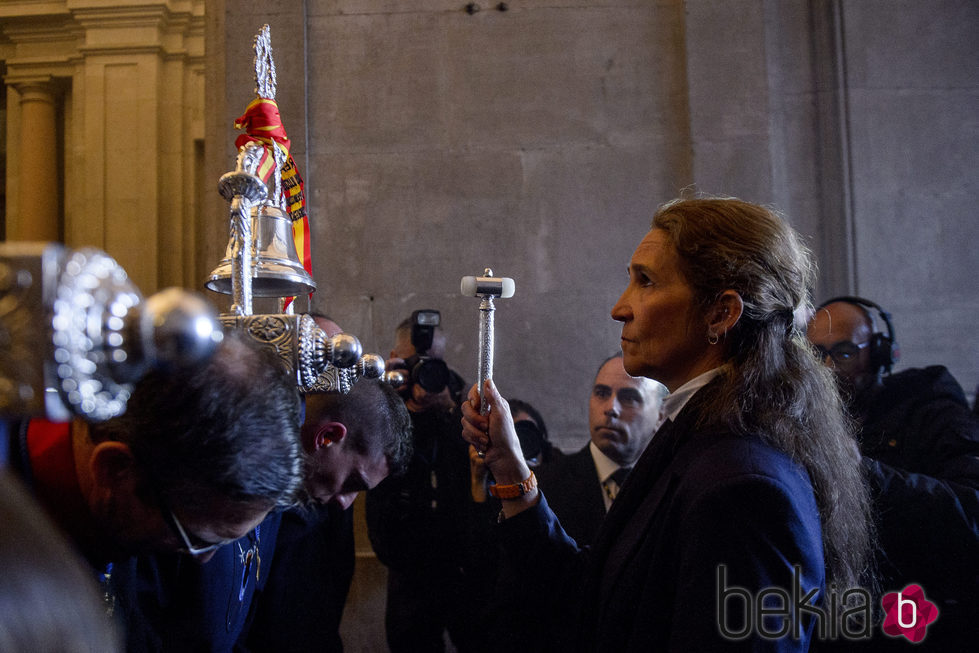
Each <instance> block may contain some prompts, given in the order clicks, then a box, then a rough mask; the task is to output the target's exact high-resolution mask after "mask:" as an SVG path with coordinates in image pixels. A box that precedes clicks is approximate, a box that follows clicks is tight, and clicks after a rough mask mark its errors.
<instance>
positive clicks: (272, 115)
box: [235, 97, 313, 306]
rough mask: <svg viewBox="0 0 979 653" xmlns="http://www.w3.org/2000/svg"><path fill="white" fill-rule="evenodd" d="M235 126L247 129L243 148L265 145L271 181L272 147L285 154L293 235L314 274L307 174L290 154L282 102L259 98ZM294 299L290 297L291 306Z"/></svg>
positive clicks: (265, 172) (265, 175)
mask: <svg viewBox="0 0 979 653" xmlns="http://www.w3.org/2000/svg"><path fill="white" fill-rule="evenodd" d="M235 129H244V130H245V133H244V134H241V135H240V136H238V138H236V139H235V147H237V148H240V147H241V146H242V145H244V144H245V143H248V142H250V141H254V142H257V143H261V144H262V145H263V146H264V147H265V152H264V154H262V158H261V160H260V161H259V164H258V170H257V174H258V177H259V178H260V179H261V180H262V181H264V182H266V183H268V181H269V178H270V177H272V173H273V171H274V168H275V155H274V154H273V150H272V148H278V149H279V151H280V152H281V153H282V154H283V156H284V158H285V164H284V165H283V166H282V192H283V194H284V195H285V200H286V210H287V211H288V213H289V217H290V218H291V219H292V238H293V240H294V241H295V243H296V251H297V252H298V253H299V255H300V256H301V257H302V262H303V268H305V269H306V272H308V273H309V274H310V276H312V274H313V263H312V255H311V252H310V248H309V216H308V215H307V214H306V196H305V193H304V192H303V191H304V185H303V178H302V177H301V176H300V175H299V168H297V167H296V162H295V160H294V159H293V158H292V155H291V154H289V148H290V147H291V145H292V144H291V143H290V142H289V137H288V136H287V135H286V129H285V127H283V126H282V118H281V117H280V116H279V106H278V105H277V104H276V103H275V100H270V99H269V98H261V97H260V98H255V99H254V100H252V102H251V103H250V104H249V105H248V107H247V108H246V109H245V114H244V115H243V116H241V117H240V118H238V119H237V120H235ZM291 301H292V300H291V299H288V300H286V302H285V306H288V305H289V303H290V302H291Z"/></svg>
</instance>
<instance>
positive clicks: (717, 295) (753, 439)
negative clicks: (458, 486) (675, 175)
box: [463, 198, 872, 651]
mask: <svg viewBox="0 0 979 653" xmlns="http://www.w3.org/2000/svg"><path fill="white" fill-rule="evenodd" d="M812 281H813V266H812V264H811V262H810V259H809V256H808V252H807V251H806V250H805V248H804V247H803V246H802V244H801V243H800V242H799V238H798V236H797V235H796V234H795V232H794V231H793V230H792V229H791V227H789V226H788V224H787V223H786V222H785V221H784V220H783V219H782V218H781V217H779V216H778V215H777V214H776V213H774V212H773V211H771V210H768V209H766V208H764V207H761V206H758V205H755V204H750V203H748V202H743V201H740V200H737V199H731V198H723V199H719V198H709V199H685V200H675V201H673V202H670V203H668V204H666V205H664V206H662V207H660V209H659V210H658V211H657V212H656V215H655V217H654V219H653V224H652V228H651V230H650V231H649V233H647V234H646V236H645V237H644V238H643V240H642V241H641V242H640V243H639V245H638V247H637V248H636V251H635V253H634V255H633V257H632V260H631V262H630V265H629V283H628V285H627V287H626V289H625V291H624V292H623V293H622V296H621V297H620V298H619V300H618V302H616V304H615V306H614V307H613V308H612V317H613V319H615V320H617V321H619V322H622V338H621V344H622V352H623V362H624V365H625V368H626V371H627V372H629V373H630V374H632V375H633V376H646V377H649V378H653V379H655V380H657V381H660V382H661V383H663V384H664V385H666V386H667V388H669V390H670V396H669V397H667V399H666V400H665V401H664V410H665V412H666V414H667V416H668V419H667V421H666V423H664V425H663V426H662V427H661V428H660V430H659V431H658V432H657V434H656V435H655V436H654V437H653V439H652V441H651V442H650V444H649V445H648V446H647V448H646V450H645V451H644V452H643V454H642V456H641V457H640V459H639V461H638V462H637V463H636V465H635V467H634V469H633V471H632V473H631V474H630V476H629V478H628V479H627V481H626V483H625V485H624V487H623V488H622V490H621V491H620V493H619V495H618V497H617V498H616V501H615V503H613V505H612V509H611V510H610V511H609V514H608V515H607V517H606V519H605V522H604V523H603V524H602V527H601V529H600V531H599V534H598V536H597V537H596V541H595V544H594V545H593V546H592V547H591V548H590V550H583V549H580V548H579V547H577V545H575V543H574V542H573V541H572V540H570V538H568V537H567V536H566V535H565V534H564V532H563V531H562V530H561V528H560V525H559V524H558V523H557V520H556V518H555V517H554V515H553V513H552V512H551V511H550V510H549V509H548V507H547V501H546V497H545V496H544V495H543V494H542V493H541V492H539V491H538V490H537V489H536V487H535V483H534V478H533V476H532V475H531V474H530V470H529V469H527V467H526V465H525V464H524V463H523V460H522V458H521V456H520V455H519V451H520V450H519V446H518V445H517V446H515V443H516V436H515V434H514V432H513V428H512V423H511V421H510V418H509V409H508V407H507V405H506V402H505V401H504V400H502V398H501V397H500V395H499V393H498V392H497V391H496V388H495V386H493V384H492V383H491V382H487V387H486V388H485V389H484V390H485V397H486V399H485V400H486V401H487V402H488V403H489V408H490V411H489V413H488V415H480V412H479V401H480V400H479V394H478V392H476V389H475V388H474V389H473V391H472V392H471V393H470V401H469V402H468V403H467V404H465V405H464V410H463V415H464V419H463V435H464V437H465V438H466V439H467V440H468V441H469V442H470V443H471V444H473V445H474V446H475V447H476V448H477V449H479V450H481V451H484V452H485V460H486V464H487V466H488V467H489V468H490V470H491V472H492V473H493V476H494V477H495V478H496V480H497V483H498V485H497V486H496V489H495V493H496V494H498V495H499V496H501V498H503V501H502V503H503V514H502V518H503V519H501V524H500V527H499V529H498V533H499V536H500V537H501V541H502V544H503V546H504V547H505V549H506V550H507V551H508V555H507V559H508V560H510V561H511V562H512V563H513V569H512V571H513V573H514V574H516V577H517V578H522V579H523V587H524V589H525V591H526V592H527V595H528V596H533V595H535V594H540V595H542V596H543V597H544V598H545V605H546V606H548V609H549V610H550V611H551V612H554V611H561V612H564V613H566V614H567V615H568V616H570V617H571V619H570V620H567V621H565V622H564V626H563V627H562V628H558V629H554V628H552V629H551V631H550V632H548V633H539V632H538V633H532V632H529V631H528V630H526V629H524V630H523V632H521V634H520V637H525V638H526V637H531V638H532V639H530V640H528V641H529V642H530V645H531V647H533V646H534V645H535V644H538V645H539V646H540V647H541V648H551V649H558V648H562V649H565V650H567V648H568V647H571V648H574V649H578V650H588V651H591V650H599V651H649V650H660V649H663V650H676V651H703V650H712V649H715V648H719V647H723V648H724V649H725V650H728V649H733V650H739V649H741V650H806V649H807V648H808V645H809V643H810V641H811V639H812V638H813V637H817V636H820V635H822V636H826V633H831V632H836V633H838V632H839V631H838V628H837V630H833V628H834V627H838V626H839V622H838V621H836V620H838V619H839V614H838V611H837V610H836V606H835V605H834V603H835V600H834V599H835V598H837V597H830V596H829V595H830V594H833V593H834V592H837V591H838V592H843V591H845V590H846V589H848V588H854V587H857V586H858V584H859V582H860V581H861V578H862V575H863V574H864V572H865V570H866V566H867V561H868V559H869V556H868V553H869V550H870V544H871V539H872V535H871V527H870V525H869V524H870V520H869V500H868V496H867V490H866V486H865V483H864V480H863V477H862V474H861V471H860V465H859V455H858V454H857V451H856V448H855V445H854V440H853V437H852V434H851V432H850V429H849V425H848V422H847V419H846V417H845V414H844V411H843V406H842V404H841V401H840V398H839V396H838V394H837V391H836V388H835V385H834V383H833V380H832V378H831V376H830V375H829V373H828V371H827V370H826V369H824V368H823V367H822V365H820V363H819V361H818V360H816V357H815V356H814V354H813V352H812V350H811V349H810V347H809V345H808V343H807V341H806V336H805V311H806V309H807V308H808V307H809V306H810V298H809V293H810V290H811V287H812ZM837 588H838V590H837ZM570 597H575V599H574V601H571V600H569V599H570ZM866 610H867V612H866V614H867V615H869V611H870V606H869V605H868V606H866ZM515 618H516V619H517V621H520V620H519V617H515ZM549 618H551V619H552V618H553V615H551V616H550V617H549ZM830 621H833V622H834V623H833V624H830V623H829V622H830Z"/></svg>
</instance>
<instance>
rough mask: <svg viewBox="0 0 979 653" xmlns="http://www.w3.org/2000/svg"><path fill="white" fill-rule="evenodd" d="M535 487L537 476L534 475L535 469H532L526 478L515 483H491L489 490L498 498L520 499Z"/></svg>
mask: <svg viewBox="0 0 979 653" xmlns="http://www.w3.org/2000/svg"><path fill="white" fill-rule="evenodd" d="M535 487H537V477H536V476H534V470H530V476H528V477H527V479H526V480H524V481H522V482H520V483H514V484H513V485H491V486H490V488H489V491H490V494H492V495H493V496H494V497H496V498H497V499H519V498H520V497H522V496H523V495H525V494H527V493H528V492H530V491H531V490H533V489H534V488H535Z"/></svg>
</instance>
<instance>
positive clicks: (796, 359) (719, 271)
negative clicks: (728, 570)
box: [652, 198, 874, 587]
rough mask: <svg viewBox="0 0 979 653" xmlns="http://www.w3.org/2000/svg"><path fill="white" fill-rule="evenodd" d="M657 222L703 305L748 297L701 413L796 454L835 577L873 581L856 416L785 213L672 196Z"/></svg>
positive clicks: (810, 269)
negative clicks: (814, 311) (810, 330)
mask: <svg viewBox="0 0 979 653" xmlns="http://www.w3.org/2000/svg"><path fill="white" fill-rule="evenodd" d="M652 226H653V228H654V229H662V230H663V231H665V232H666V233H667V234H668V237H669V240H670V241H671V242H672V244H673V245H674V246H675V247H676V251H677V253H678V254H679V258H680V266H681V270H682V273H683V275H684V277H685V278H686V280H687V282H688V283H689V284H690V285H691V286H692V288H693V292H694V301H695V302H696V303H697V305H698V308H699V309H700V310H701V311H706V310H707V309H708V308H709V307H710V306H711V305H712V304H713V303H714V302H715V300H716V299H717V298H718V297H719V296H720V294H721V293H722V292H723V291H725V290H728V289H731V290H734V291H736V292H737V293H738V294H739V295H740V296H741V299H742V301H743V302H744V310H743V313H742V315H741V318H740V319H739V320H738V322H737V324H736V325H735V326H734V327H733V328H732V329H731V330H730V331H728V332H727V333H725V334H723V335H722V338H723V341H722V344H723V346H724V348H725V349H724V355H725V359H726V365H725V367H724V368H723V369H724V370H725V371H724V373H723V374H722V376H721V378H720V381H719V382H720V384H721V389H720V392H718V393H716V394H715V395H714V396H713V398H712V400H711V403H709V404H708V405H707V407H706V410H705V411H704V412H703V415H704V419H705V420H707V421H710V422H714V423H717V422H720V423H722V424H724V425H725V426H726V427H728V428H729V429H731V430H732V431H733V432H735V433H756V434H758V435H760V436H761V437H763V438H764V439H765V440H766V441H767V442H769V443H770V444H771V445H772V446H774V447H776V448H777V449H779V450H781V451H783V452H785V453H786V454H788V455H789V456H791V457H792V459H793V460H795V461H797V462H799V463H800V464H801V465H802V466H803V467H804V468H805V469H806V471H807V472H808V473H809V478H810V480H811V482H812V485H813V490H814V492H815V496H816V503H817V505H818V506H819V513H820V521H821V525H822V539H823V548H824V557H825V561H826V571H827V576H828V577H827V581H833V582H836V583H837V584H838V585H840V586H842V587H855V586H856V585H857V584H858V583H861V582H864V583H867V582H872V578H871V576H870V569H869V564H870V560H871V555H870V552H871V546H872V542H873V539H874V538H873V527H872V520H871V512H870V510H871V509H870V505H871V504H870V498H869V490H868V486H867V483H866V481H865V479H864V476H863V473H862V471H861V466H860V460H859V454H858V451H857V447H856V440H855V438H854V435H853V431H852V425H851V423H850V421H849V419H848V418H847V416H846V412H845V408H844V405H843V402H842V400H841V398H840V396H839V393H838V391H837V389H836V384H835V383H834V381H833V379H832V376H831V373H830V372H829V370H827V369H826V368H825V367H824V366H823V365H822V364H821V363H820V361H818V360H817V359H816V356H815V355H814V353H813V350H812V348H811V347H810V346H809V343H808V340H807V339H806V335H805V319H798V318H799V317H800V316H804V315H807V314H808V311H809V310H810V309H811V305H812V304H811V298H810V293H811V289H812V282H813V279H814V277H815V267H814V265H813V263H812V261H811V258H810V255H809V252H808V250H807V249H806V248H805V247H804V246H803V245H802V243H801V242H800V239H799V237H798V236H797V234H796V233H795V231H794V230H793V229H792V228H791V227H790V226H789V225H788V224H787V223H786V222H785V221H784V220H783V219H782V218H781V217H780V216H779V215H778V214H777V213H775V212H774V211H772V210H769V209H767V208H765V207H762V206H758V205H755V204H750V203H748V202H744V201H741V200H738V199H734V198H698V199H680V200H674V201H672V202H670V203H667V204H665V205H663V206H661V207H660V208H659V209H658V211H657V212H656V215H655V216H654V218H653V225H652Z"/></svg>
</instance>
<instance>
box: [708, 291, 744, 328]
mask: <svg viewBox="0 0 979 653" xmlns="http://www.w3.org/2000/svg"><path fill="white" fill-rule="evenodd" d="M743 312H744V302H743V301H742V300H741V295H739V294H738V293H737V292H736V291H734V290H730V289H728V290H725V291H724V292H722V293H721V294H720V295H718V297H717V299H716V300H715V301H714V304H713V306H711V307H710V309H709V310H708V311H707V331H708V333H715V334H718V335H720V336H722V337H723V336H724V334H726V333H727V332H728V331H730V330H731V329H733V328H734V325H735V324H737V323H738V320H740V319H741V313H743Z"/></svg>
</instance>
